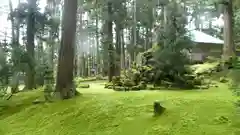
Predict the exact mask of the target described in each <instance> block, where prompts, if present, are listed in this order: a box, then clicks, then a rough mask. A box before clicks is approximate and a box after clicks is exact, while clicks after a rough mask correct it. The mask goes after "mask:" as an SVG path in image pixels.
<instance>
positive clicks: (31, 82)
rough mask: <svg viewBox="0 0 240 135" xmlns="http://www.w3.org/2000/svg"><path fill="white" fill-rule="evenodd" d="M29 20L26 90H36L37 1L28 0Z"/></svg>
mask: <svg viewBox="0 0 240 135" xmlns="http://www.w3.org/2000/svg"><path fill="white" fill-rule="evenodd" d="M28 2H29V7H28V12H29V15H28V20H27V47H26V48H27V53H28V58H29V61H28V68H27V72H26V74H27V78H26V79H27V84H26V88H27V89H29V90H31V89H34V88H35V60H34V48H35V45H34V36H35V9H36V6H37V3H36V0H28Z"/></svg>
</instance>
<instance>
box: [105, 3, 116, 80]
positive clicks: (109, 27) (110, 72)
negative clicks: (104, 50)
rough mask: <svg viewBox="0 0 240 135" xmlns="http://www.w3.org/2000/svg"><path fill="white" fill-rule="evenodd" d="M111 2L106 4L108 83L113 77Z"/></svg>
mask: <svg viewBox="0 0 240 135" xmlns="http://www.w3.org/2000/svg"><path fill="white" fill-rule="evenodd" d="M112 25H113V24H112V2H108V20H107V44H108V56H109V67H108V68H109V69H108V81H109V82H111V81H112V77H113V76H114V67H115V66H114V65H115V64H114V48H113V33H112Z"/></svg>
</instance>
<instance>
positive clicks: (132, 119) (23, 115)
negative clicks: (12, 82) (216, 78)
mask: <svg viewBox="0 0 240 135" xmlns="http://www.w3.org/2000/svg"><path fill="white" fill-rule="evenodd" d="M90 85H93V84H90ZM220 88H221V89H220ZM220 88H211V89H210V90H198V91H166V90H161V91H141V92H113V91H111V90H106V89H103V86H102V85H100V84H95V86H91V87H90V89H84V90H81V89H80V92H81V93H82V95H81V96H79V97H76V98H74V99H70V100H66V101H58V102H55V103H46V104H38V105H32V104H31V101H32V100H34V99H35V98H37V97H41V95H42V92H40V91H39V92H23V93H19V94H18V95H15V96H14V97H13V98H12V100H11V101H10V103H8V105H9V107H7V108H5V109H3V110H2V111H0V119H1V120H0V134H1V135H239V133H240V130H239V129H238V128H239V126H240V122H237V121H236V120H238V119H239V118H237V115H235V114H236V108H235V106H234V104H233V101H234V100H235V99H234V97H233V96H232V93H231V91H229V90H228V89H227V86H225V85H224V84H221V86H220ZM155 100H159V101H160V102H161V104H162V105H163V106H164V107H166V108H167V110H166V111H165V112H164V113H163V114H162V116H160V117H152V115H153V107H152V104H153V102H154V101H155Z"/></svg>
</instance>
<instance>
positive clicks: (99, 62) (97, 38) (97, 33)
mask: <svg viewBox="0 0 240 135" xmlns="http://www.w3.org/2000/svg"><path fill="white" fill-rule="evenodd" d="M96 11H98V0H96ZM98 26H99V18H98V14H96V46H97V56H96V57H97V67H96V68H97V70H96V72H97V74H99V72H100V64H101V58H100V51H99V49H100V48H99V32H98Z"/></svg>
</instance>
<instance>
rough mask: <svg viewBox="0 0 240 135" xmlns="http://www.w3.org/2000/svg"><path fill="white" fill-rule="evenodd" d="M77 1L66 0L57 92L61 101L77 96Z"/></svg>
mask: <svg viewBox="0 0 240 135" xmlns="http://www.w3.org/2000/svg"><path fill="white" fill-rule="evenodd" d="M76 15H77V0H64V11H63V21H62V27H63V31H62V39H61V47H60V52H59V58H58V71H57V83H56V88H55V91H56V93H57V94H59V95H58V96H60V98H61V99H68V98H71V97H73V96H75V95H76V94H77V92H76V89H75V87H74V82H73V65H74V48H75V47H74V45H75V41H74V40H75V33H76V17H77V16H76Z"/></svg>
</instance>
